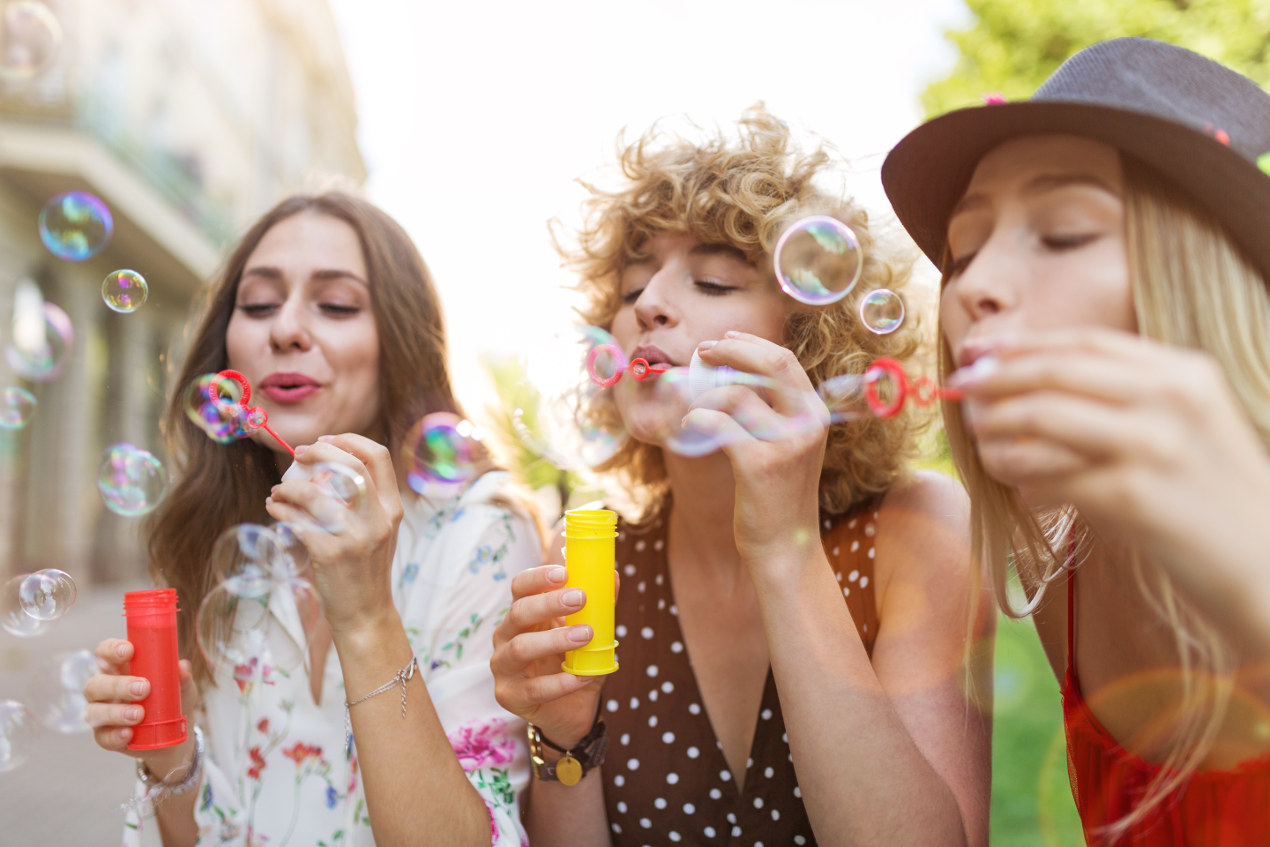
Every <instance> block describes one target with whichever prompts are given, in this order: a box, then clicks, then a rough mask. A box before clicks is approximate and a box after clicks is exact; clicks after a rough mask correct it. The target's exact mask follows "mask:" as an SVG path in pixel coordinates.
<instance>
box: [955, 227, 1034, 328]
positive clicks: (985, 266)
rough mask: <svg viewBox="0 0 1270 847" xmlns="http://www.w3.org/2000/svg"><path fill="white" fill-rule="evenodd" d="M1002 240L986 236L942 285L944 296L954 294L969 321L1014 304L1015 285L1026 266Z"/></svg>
mask: <svg viewBox="0 0 1270 847" xmlns="http://www.w3.org/2000/svg"><path fill="white" fill-rule="evenodd" d="M1004 241H1005V239H1003V238H1002V237H1000V236H999V235H994V236H993V237H992V238H990V239H988V241H987V242H985V243H984V244H983V246H981V247H980V248H979V250H978V252H977V253H975V256H974V258H973V259H972V260H971V261H970V263H969V264H968V265H966V267H965V268H963V269H962V271H961V273H959V274H958V275H957V276H955V277H953V278H952V279H951V280H950V281H949V283H948V285H947V287H946V288H945V291H944V296H945V297H947V296H949V295H951V296H953V297H955V298H956V299H957V303H958V305H959V306H961V308H962V309H964V310H965V311H966V313H967V314H968V315H969V316H970V317H971V319H973V320H976V321H977V320H982V319H983V318H986V317H990V316H992V315H996V314H999V313H1001V312H1005V311H1008V310H1010V309H1012V308H1014V307H1015V305H1017V301H1018V284H1019V282H1020V280H1021V279H1022V278H1023V274H1024V273H1026V268H1024V267H1023V265H1022V263H1021V262H1019V261H1018V260H1017V259H1016V258H1015V257H1014V256H1013V254H1012V253H1011V251H1010V249H1009V247H1008V245H1007V244H1005V243H1003V242H1004Z"/></svg>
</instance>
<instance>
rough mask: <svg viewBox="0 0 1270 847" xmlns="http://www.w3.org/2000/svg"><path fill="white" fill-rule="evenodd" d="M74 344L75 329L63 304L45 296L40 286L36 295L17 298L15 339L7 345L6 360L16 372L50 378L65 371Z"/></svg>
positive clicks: (34, 378)
mask: <svg viewBox="0 0 1270 847" xmlns="http://www.w3.org/2000/svg"><path fill="white" fill-rule="evenodd" d="M31 290H32V289H23V292H24V294H25V293H26V292H30V291H31ZM74 346H75V331H74V329H73V328H72V327H71V319H70V317H69V316H67V314H66V312H65V311H63V309H62V307H61V306H58V305H57V304H56V303H49V302H47V301H43V300H41V299H40V297H39V289H34V296H32V297H27V296H19V297H17V298H15V300H14V313H13V339H12V340H11V341H10V342H9V346H8V347H7V348H5V360H6V361H7V362H8V363H9V367H10V368H12V369H13V372H14V373H16V374H17V375H18V376H20V377H23V378H24V379H29V380H32V381H33V382H47V381H49V380H51V379H53V378H54V377H56V376H58V375H59V374H61V372H62V369H63V368H64V367H65V366H66V362H67V360H68V359H69V358H70V352H71V350H72V348H73V347H74Z"/></svg>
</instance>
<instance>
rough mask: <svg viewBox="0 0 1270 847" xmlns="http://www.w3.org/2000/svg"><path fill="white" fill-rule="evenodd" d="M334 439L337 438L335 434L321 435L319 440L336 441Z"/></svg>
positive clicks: (324, 441)
mask: <svg viewBox="0 0 1270 847" xmlns="http://www.w3.org/2000/svg"><path fill="white" fill-rule="evenodd" d="M334 440H335V436H334V435H319V436H318V441H321V442H323V443H326V442H328V441H334Z"/></svg>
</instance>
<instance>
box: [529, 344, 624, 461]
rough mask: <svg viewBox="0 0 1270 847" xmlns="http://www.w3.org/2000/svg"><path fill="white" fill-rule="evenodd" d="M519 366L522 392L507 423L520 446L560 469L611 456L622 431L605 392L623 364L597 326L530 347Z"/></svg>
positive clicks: (619, 376)
mask: <svg viewBox="0 0 1270 847" xmlns="http://www.w3.org/2000/svg"><path fill="white" fill-rule="evenodd" d="M519 365H520V367H521V368H522V369H523V375H524V378H523V380H522V384H523V386H524V389H525V391H524V394H523V396H521V397H519V398H517V400H518V402H516V403H515V404H514V406H513V412H512V421H511V422H512V427H513V429H514V430H515V432H516V435H517V437H519V438H520V440H521V441H522V442H523V443H524V444H525V446H526V447H528V448H529V449H530V450H531V451H533V452H534V453H535V454H537V455H539V456H542V457H543V458H545V459H546V460H547V461H548V462H550V463H551V464H553V465H555V466H556V467H558V468H561V469H564V470H579V469H583V468H594V467H596V466H598V465H600V464H602V463H604V462H605V461H607V460H608V459H610V458H612V456H613V454H615V453H616V452H617V451H618V450H619V449H620V448H621V446H622V444H623V442H624V441H625V439H626V431H625V428H624V427H623V426H622V422H621V420H620V418H619V417H618V415H617V409H616V407H615V406H614V405H613V403H612V399H611V392H610V390H609V388H610V386H612V385H613V384H614V382H618V381H621V380H622V379H623V376H622V374H623V373H624V372H625V370H626V366H627V361H626V356H625V354H624V353H623V351H622V348H621V346H620V345H619V344H618V343H617V341H616V340H615V339H614V338H613V336H612V335H610V334H609V333H608V332H606V331H604V330H603V329H600V328H599V327H594V326H574V327H570V328H568V329H566V330H562V331H560V332H557V333H554V334H553V335H551V336H550V337H549V338H548V339H547V340H546V342H545V343H543V344H541V345H535V347H534V350H533V351H532V353H530V354H527V355H526V356H524V357H522V358H521V359H520V361H519ZM626 379H630V378H629V377H626Z"/></svg>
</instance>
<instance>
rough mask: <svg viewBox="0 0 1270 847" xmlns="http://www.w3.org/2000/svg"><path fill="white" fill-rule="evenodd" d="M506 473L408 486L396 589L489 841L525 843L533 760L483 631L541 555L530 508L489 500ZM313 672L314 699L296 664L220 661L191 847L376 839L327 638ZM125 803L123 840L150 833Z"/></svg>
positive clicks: (206, 695) (304, 845) (343, 846)
mask: <svg viewBox="0 0 1270 847" xmlns="http://www.w3.org/2000/svg"><path fill="white" fill-rule="evenodd" d="M506 476H507V475H506V474H505V473H502V472H495V473H487V474H485V475H484V476H482V477H481V478H480V479H478V480H477V481H476V482H474V483H473V484H472V485H471V486H470V487H469V488H468V489H467V490H466V491H464V492H463V493H462V495H461V496H455V497H451V498H449V499H439V500H438V499H432V500H431V501H429V500H425V499H424V498H421V497H418V496H416V495H414V494H413V493H406V494H405V495H404V499H405V501H406V502H405V516H404V517H403V518H402V522H401V527H400V530H399V534H398V538H397V550H396V554H395V557H394V561H393V599H394V601H395V603H396V606H397V610H398V611H399V612H400V614H401V619H402V621H403V623H404V624H405V627H406V634H407V636H408V638H409V640H410V643H411V646H412V647H413V648H414V653H415V656H416V657H417V659H418V661H419V668H420V670H421V672H422V673H423V678H424V682H425V683H426V684H427V687H428V693H429V695H430V696H431V698H432V702H433V703H434V704H435V706H436V711H437V714H438V716H439V717H440V718H441V723H442V725H443V726H444V728H445V730H446V733H447V735H449V738H450V743H451V745H452V746H453V747H454V752H455V755H456V756H458V758H459V761H460V762H461V763H462V765H463V770H464V771H466V773H467V776H468V779H470V780H471V782H472V784H473V785H474V786H475V787H476V789H477V790H478V791H479V792H480V793H481V796H482V797H483V798H484V799H485V804H486V806H487V807H488V808H489V814H490V827H491V831H492V839H491V841H492V843H493V844H494V845H496V847H504V845H522V846H523V845H525V844H527V840H526V838H525V835H524V831H523V829H522V827H521V823H520V804H519V796H518V795H520V794H521V792H522V790H523V789H524V788H525V786H526V783H527V781H528V777H529V769H528V763H529V760H528V751H527V749H526V741H525V729H524V722H523V721H521V720H519V719H518V718H516V717H515V716H513V715H511V714H509V713H508V712H506V711H504V710H503V709H502V707H500V706H499V705H498V703H497V702H496V701H495V699H494V680H493V677H492V675H491V673H490V668H489V660H490V654H491V653H492V652H493V643H492V636H493V631H494V627H495V626H496V625H497V624H498V623H499V622H500V621H501V619H502V616H503V615H504V613H505V612H506V611H507V607H508V606H509V605H510V602H511V589H510V583H511V577H512V576H513V575H514V574H515V573H516V572H517V571H519V570H522V569H524V568H527V567H533V566H535V565H538V564H540V563H541V549H540V542H539V536H538V534H537V532H536V530H535V528H534V527H533V525H532V523H531V522H530V520H529V519H528V518H527V517H525V516H524V515H522V514H520V513H519V512H516V511H513V510H511V509H510V508H508V507H506V506H505V505H502V504H500V502H499V501H498V500H497V499H496V495H497V494H498V492H499V490H500V487H501V486H502V485H503V484H504V483H505V481H506ZM271 611H272V607H271ZM284 617H286V614H285V612H284V613H281V614H280V616H279V617H274V618H272V619H271V620H273V621H274V622H275V623H278V624H279V625H278V626H277V627H276V628H275V631H273V632H270V633H269V636H268V637H269V639H270V641H272V640H273V639H286V638H289V637H290V636H289V635H288V634H287V632H286V629H287V625H286V624H285V622H283V621H281V618H284ZM322 679H323V681H322V696H321V702H320V703H315V702H314V700H313V695H312V689H311V685H310V681H309V675H308V672H307V670H306V669H305V667H303V666H301V667H298V668H295V669H294V670H292V671H290V672H285V671H281V670H278V672H277V673H266V674H265V675H264V676H263V678H262V679H261V680H260V681H257V682H251V683H243V682H238V681H236V680H235V678H234V675H233V674H232V673H231V672H227V671H222V672H218V673H217V677H216V682H217V684H216V685H215V687H208V688H207V689H206V690H205V691H203V708H202V709H201V710H200V711H199V712H198V713H196V714H191V715H189V717H190V719H191V722H196V723H197V724H198V725H199V726H201V727H202V729H203V732H204V735H205V742H206V755H205V757H204V770H203V778H202V783H201V785H200V786H199V788H198V791H199V796H198V798H197V800H196V802H195V812H194V816H195V821H196V823H197V825H198V831H199V840H198V844H199V845H200V847H203V845H222V844H225V845H242V846H243V847H354V846H355V845H357V846H358V847H361V846H362V845H373V844H374V838H373V836H372V834H371V828H370V811H369V810H368V809H367V807H366V798H365V795H364V793H363V791H362V785H361V780H360V778H359V772H358V762H357V748H356V742H355V740H354V742H353V743H352V744H351V745H350V744H347V743H346V736H345V724H344V700H345V694H344V683H343V675H342V673H341V671H340V664H339V657H338V655H337V653H336V651H335V650H333V649H332V650H330V651H329V653H328V654H327V657H326V667H325V669H324V674H323V678H322ZM392 696H396V695H395V694H394V695H392ZM143 793H144V788H143V786H142V785H141V784H140V783H138V785H137V793H136V796H137V797H138V798H139V797H141V796H142V794H143ZM419 802H421V803H426V802H427V799H426V798H420V800H419ZM133 805H134V809H133V811H132V812H130V813H129V814H128V817H127V821H126V825H125V829H124V838H123V843H124V845H125V847H141V845H143V844H144V845H159V844H160V843H161V842H160V839H159V828H158V824H157V822H156V821H155V820H154V818H153V817H152V813H150V811H149V810H146V809H144V806H139V805H138V804H136V803H134V804H133ZM139 809H140V811H139ZM142 812H144V817H143V816H142Z"/></svg>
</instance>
